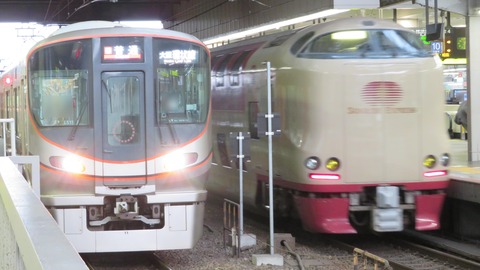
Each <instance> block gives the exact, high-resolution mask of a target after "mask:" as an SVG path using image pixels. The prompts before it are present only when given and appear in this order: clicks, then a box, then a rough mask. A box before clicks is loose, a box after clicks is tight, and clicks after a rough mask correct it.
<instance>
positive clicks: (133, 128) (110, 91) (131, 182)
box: [101, 71, 146, 186]
mask: <svg viewBox="0 0 480 270" xmlns="http://www.w3.org/2000/svg"><path fill="white" fill-rule="evenodd" d="M144 103H145V79H144V74H143V72H123V71H122V72H104V73H102V103H101V104H102V118H103V119H102V134H103V136H102V147H103V151H102V155H103V157H102V160H103V161H104V162H103V165H102V166H103V168H102V169H103V176H104V177H103V179H104V180H103V183H104V185H107V186H138V185H144V184H146V177H145V176H146V162H145V161H146V142H145V110H144V106H143V104H144ZM127 160H128V161H129V162H126V161H127ZM118 164H122V166H118ZM119 170H121V172H120V171H119ZM109 175H112V176H113V175H123V176H124V178H118V177H116V178H109Z"/></svg>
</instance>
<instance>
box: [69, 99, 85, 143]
mask: <svg viewBox="0 0 480 270" xmlns="http://www.w3.org/2000/svg"><path fill="white" fill-rule="evenodd" d="M87 105H88V98H86V99H85V101H84V102H82V107H81V108H80V115H79V117H78V118H77V121H76V123H75V125H74V126H73V128H72V130H71V131H70V134H69V135H68V140H69V141H73V139H75V134H76V133H77V130H78V127H79V126H80V123H81V122H82V119H83V115H84V114H85V111H86V110H87Z"/></svg>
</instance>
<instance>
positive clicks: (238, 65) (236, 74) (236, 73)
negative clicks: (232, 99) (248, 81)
mask: <svg viewBox="0 0 480 270" xmlns="http://www.w3.org/2000/svg"><path fill="white" fill-rule="evenodd" d="M251 52H252V51H251V50H249V51H244V52H242V54H241V55H240V56H239V57H238V58H237V59H235V62H234V63H233V65H232V73H231V74H230V85H231V86H238V85H240V74H241V73H242V67H243V64H244V63H245V58H246V57H247V55H248V54H250V53H251Z"/></svg>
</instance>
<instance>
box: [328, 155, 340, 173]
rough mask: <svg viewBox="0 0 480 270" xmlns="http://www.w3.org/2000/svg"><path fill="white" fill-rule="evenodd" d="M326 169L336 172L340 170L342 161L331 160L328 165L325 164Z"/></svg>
mask: <svg viewBox="0 0 480 270" xmlns="http://www.w3.org/2000/svg"><path fill="white" fill-rule="evenodd" d="M325 167H327V169H329V170H330V171H336V170H338V168H340V160H338V158H329V159H328V160H327V163H325Z"/></svg>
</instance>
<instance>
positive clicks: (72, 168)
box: [50, 156, 85, 173]
mask: <svg viewBox="0 0 480 270" xmlns="http://www.w3.org/2000/svg"><path fill="white" fill-rule="evenodd" d="M50 164H52V166H54V167H57V168H59V169H62V170H64V171H67V172H71V173H82V172H84V171H85V165H84V164H83V163H82V161H81V160H80V159H79V158H77V157H75V156H66V157H60V156H53V157H50Z"/></svg>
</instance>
